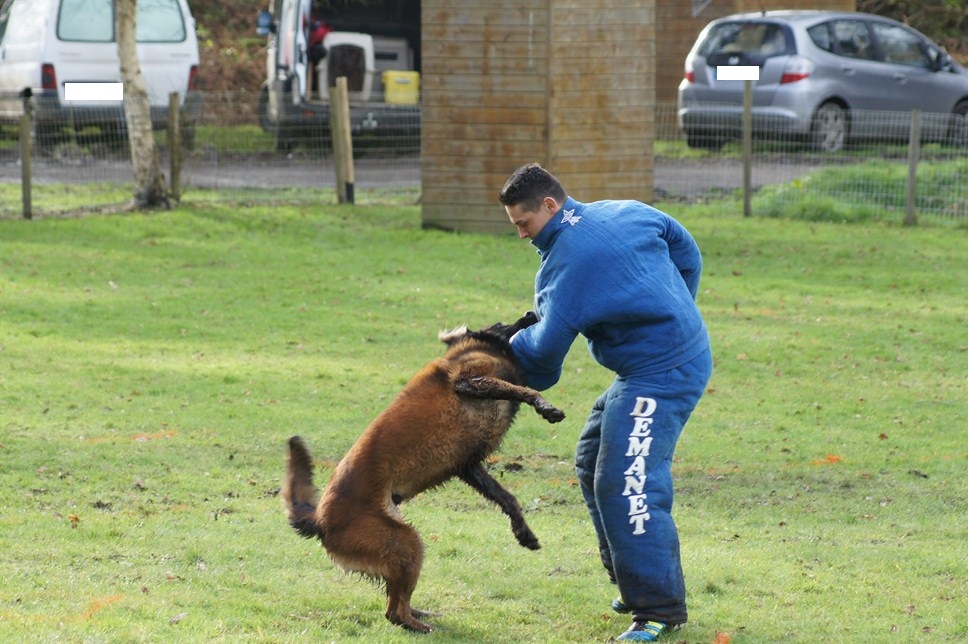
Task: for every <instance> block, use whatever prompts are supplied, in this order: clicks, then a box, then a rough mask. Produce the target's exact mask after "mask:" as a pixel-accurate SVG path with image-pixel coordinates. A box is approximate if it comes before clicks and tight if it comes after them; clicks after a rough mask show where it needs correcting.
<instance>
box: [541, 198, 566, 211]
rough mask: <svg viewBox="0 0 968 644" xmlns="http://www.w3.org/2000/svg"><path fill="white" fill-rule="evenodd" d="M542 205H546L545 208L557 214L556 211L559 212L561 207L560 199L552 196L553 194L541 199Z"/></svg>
mask: <svg viewBox="0 0 968 644" xmlns="http://www.w3.org/2000/svg"><path fill="white" fill-rule="evenodd" d="M541 205H542V206H544V207H545V208H547V209H548V210H549V211H550V212H551V214H552V215H553V214H555V213H556V212H558V210H559V209H560V208H561V204H560V203H558V201H557V200H556V199H555V198H554V197H551V196H548V197H545V198H544V199H542V200H541Z"/></svg>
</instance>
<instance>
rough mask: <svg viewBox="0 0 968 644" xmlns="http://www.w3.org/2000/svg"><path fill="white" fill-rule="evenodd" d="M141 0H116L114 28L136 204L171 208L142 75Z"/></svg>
mask: <svg viewBox="0 0 968 644" xmlns="http://www.w3.org/2000/svg"><path fill="white" fill-rule="evenodd" d="M137 5H138V1H137V0H114V25H115V27H114V31H115V34H116V35H117V40H118V56H119V58H120V59H121V82H122V83H124V119H125V122H126V124H127V127H128V142H129V145H130V146H131V164H132V166H134V184H135V187H134V207H135V208H139V209H146V208H158V207H162V206H164V207H166V208H167V207H169V203H168V194H167V189H166V186H165V177H164V175H163V174H162V172H161V158H160V156H159V154H158V148H157V147H156V146H155V135H154V132H152V130H151V102H150V101H149V100H148V89H147V87H146V85H145V81H144V77H142V75H141V63H140V62H139V61H138V48H137V44H136V41H135V33H136V29H137V10H138V6H137Z"/></svg>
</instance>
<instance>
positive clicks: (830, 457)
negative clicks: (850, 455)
mask: <svg viewBox="0 0 968 644" xmlns="http://www.w3.org/2000/svg"><path fill="white" fill-rule="evenodd" d="M842 460H844V457H843V456H837V455H836V454H827V455H826V456H825V457H823V458H821V459H817V460H815V461H812V464H813V465H836V464H837V463H839V462H841V461H842Z"/></svg>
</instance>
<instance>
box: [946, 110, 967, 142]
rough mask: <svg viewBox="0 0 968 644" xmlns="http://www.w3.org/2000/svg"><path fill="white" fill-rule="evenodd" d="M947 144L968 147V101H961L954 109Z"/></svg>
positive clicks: (949, 124)
mask: <svg viewBox="0 0 968 644" xmlns="http://www.w3.org/2000/svg"><path fill="white" fill-rule="evenodd" d="M945 145H950V146H951V147H955V148H968V101H961V102H960V103H958V104H957V105H955V109H954V110H952V112H951V119H950V120H949V122H948V133H947V135H946V136H945Z"/></svg>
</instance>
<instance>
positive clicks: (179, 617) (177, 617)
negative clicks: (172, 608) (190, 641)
mask: <svg viewBox="0 0 968 644" xmlns="http://www.w3.org/2000/svg"><path fill="white" fill-rule="evenodd" d="M186 617H188V613H178V614H177V615H175V616H174V617H172V618H171V619H169V620H168V623H169V624H177V623H178V622H180V621H182V620H183V619H185V618H186Z"/></svg>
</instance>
